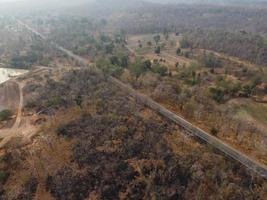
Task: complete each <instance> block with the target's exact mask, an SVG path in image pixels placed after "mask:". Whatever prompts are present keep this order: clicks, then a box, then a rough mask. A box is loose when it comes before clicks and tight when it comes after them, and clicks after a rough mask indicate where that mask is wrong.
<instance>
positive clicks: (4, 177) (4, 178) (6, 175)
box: [0, 170, 9, 184]
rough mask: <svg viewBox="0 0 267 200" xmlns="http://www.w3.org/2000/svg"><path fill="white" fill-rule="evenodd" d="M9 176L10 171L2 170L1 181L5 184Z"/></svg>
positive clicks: (0, 173)
mask: <svg viewBox="0 0 267 200" xmlns="http://www.w3.org/2000/svg"><path fill="white" fill-rule="evenodd" d="M8 177H9V173H7V172H5V171H2V170H1V171H0V183H1V184H5V182H6V181H7V179H8Z"/></svg>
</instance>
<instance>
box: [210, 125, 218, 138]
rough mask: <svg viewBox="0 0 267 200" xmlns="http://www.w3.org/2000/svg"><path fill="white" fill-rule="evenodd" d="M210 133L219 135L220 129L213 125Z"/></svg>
mask: <svg viewBox="0 0 267 200" xmlns="http://www.w3.org/2000/svg"><path fill="white" fill-rule="evenodd" d="M210 133H211V134H212V135H213V136H217V135H218V133H219V131H218V129H216V128H214V127H212V128H211V129H210Z"/></svg>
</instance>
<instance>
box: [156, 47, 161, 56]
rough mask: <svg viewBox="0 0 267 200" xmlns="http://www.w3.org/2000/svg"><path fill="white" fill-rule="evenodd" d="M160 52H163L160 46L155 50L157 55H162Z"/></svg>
mask: <svg viewBox="0 0 267 200" xmlns="http://www.w3.org/2000/svg"><path fill="white" fill-rule="evenodd" d="M160 51H161V49H160V46H157V47H156V49H155V53H156V54H160Z"/></svg>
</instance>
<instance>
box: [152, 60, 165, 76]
mask: <svg viewBox="0 0 267 200" xmlns="http://www.w3.org/2000/svg"><path fill="white" fill-rule="evenodd" d="M152 71H153V72H154V73H157V74H160V75H161V76H166V75H167V72H168V68H167V67H165V66H162V65H160V64H158V63H157V64H155V65H153V67H152Z"/></svg>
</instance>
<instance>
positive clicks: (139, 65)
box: [130, 60, 147, 80]
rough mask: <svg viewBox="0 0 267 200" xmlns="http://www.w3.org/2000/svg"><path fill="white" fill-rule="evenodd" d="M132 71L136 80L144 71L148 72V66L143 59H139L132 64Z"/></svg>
mask: <svg viewBox="0 0 267 200" xmlns="http://www.w3.org/2000/svg"><path fill="white" fill-rule="evenodd" d="M130 71H131V73H132V74H133V75H134V76H135V78H136V80H137V79H138V78H139V77H140V76H141V75H142V74H144V73H146V71H147V68H146V67H145V66H144V63H143V62H141V60H137V61H136V62H135V63H133V64H132V65H130Z"/></svg>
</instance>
